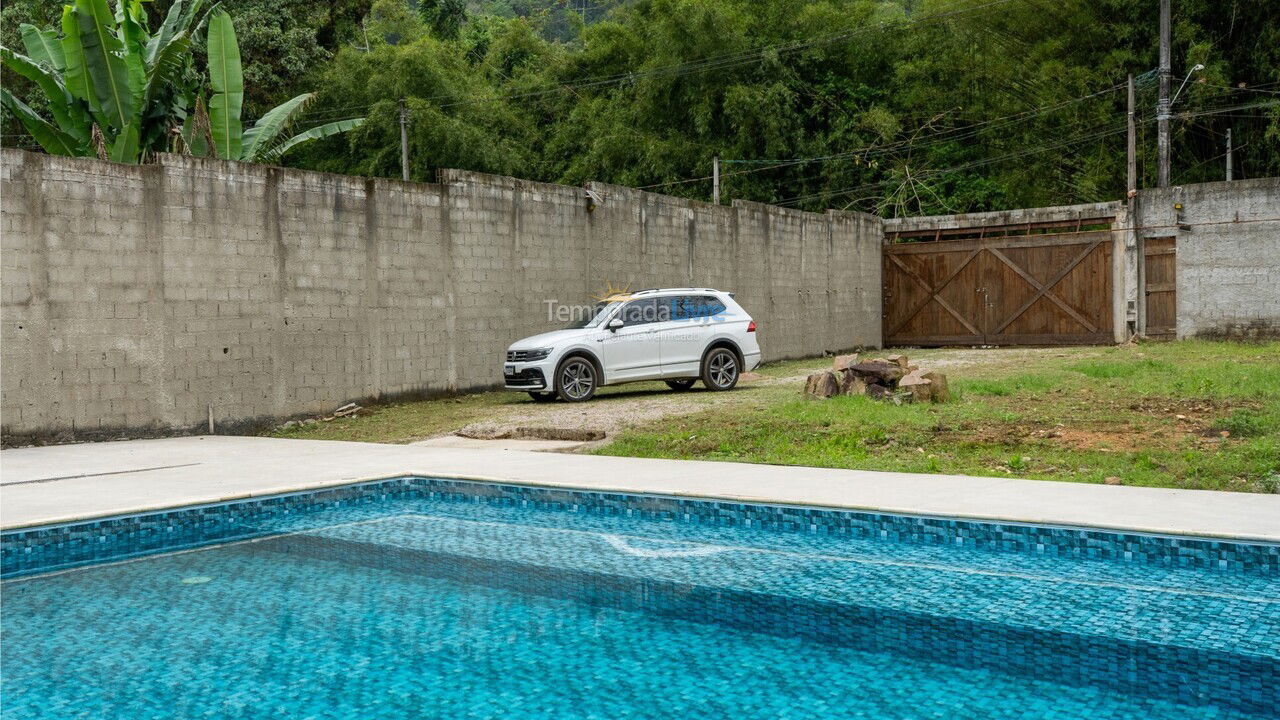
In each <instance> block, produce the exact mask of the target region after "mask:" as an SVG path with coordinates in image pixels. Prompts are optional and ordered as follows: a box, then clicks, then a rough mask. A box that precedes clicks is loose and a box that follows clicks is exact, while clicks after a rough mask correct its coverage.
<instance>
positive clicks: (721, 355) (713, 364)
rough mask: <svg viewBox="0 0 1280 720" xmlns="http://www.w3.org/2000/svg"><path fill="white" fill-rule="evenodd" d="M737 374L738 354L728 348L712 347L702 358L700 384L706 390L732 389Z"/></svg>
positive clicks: (736, 379) (736, 380)
mask: <svg viewBox="0 0 1280 720" xmlns="http://www.w3.org/2000/svg"><path fill="white" fill-rule="evenodd" d="M738 374H739V364H738V356H737V354H735V353H734V352H733V351H732V350H730V349H729V348H722V347H718V348H714V349H713V350H712V351H711V352H709V353H707V356H706V357H705V358H703V359H702V384H703V385H706V386H707V389H708V390H729V389H732V388H733V386H734V385H737V384H738Z"/></svg>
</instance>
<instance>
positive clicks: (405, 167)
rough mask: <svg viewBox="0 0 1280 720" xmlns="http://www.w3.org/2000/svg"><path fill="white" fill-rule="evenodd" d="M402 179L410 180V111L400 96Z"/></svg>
mask: <svg viewBox="0 0 1280 720" xmlns="http://www.w3.org/2000/svg"><path fill="white" fill-rule="evenodd" d="M400 179H401V180H405V181H408V180H409V111H408V110H407V109H406V108H405V105H404V98H400Z"/></svg>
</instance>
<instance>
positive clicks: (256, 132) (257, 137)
mask: <svg viewBox="0 0 1280 720" xmlns="http://www.w3.org/2000/svg"><path fill="white" fill-rule="evenodd" d="M315 96H316V94H315V93H303V94H302V95H299V96H298V97H296V98H293V99H292V100H289V101H287V102H283V103H280V104H279V105H277V106H275V107H273V108H271V109H270V110H268V111H267V114H266V115H263V116H262V117H261V118H259V119H258V122H256V123H254V125H253V127H251V128H249V129H248V130H245V131H244V147H243V149H242V150H241V152H240V159H241V160H246V161H248V162H253V161H255V160H257V159H258V156H259V155H260V154H262V153H263V152H265V151H267V150H268V149H269V148H271V147H272V146H273V145H275V144H276V143H277V142H278V141H279V138H280V133H282V132H284V131H285V130H287V129H288V128H289V127H290V126H291V125H293V121H294V119H295V118H296V117H297V116H298V114H299V113H301V112H302V111H303V110H304V109H305V108H306V107H307V105H308V104H310V103H311V101H312V100H313V99H314V98H315Z"/></svg>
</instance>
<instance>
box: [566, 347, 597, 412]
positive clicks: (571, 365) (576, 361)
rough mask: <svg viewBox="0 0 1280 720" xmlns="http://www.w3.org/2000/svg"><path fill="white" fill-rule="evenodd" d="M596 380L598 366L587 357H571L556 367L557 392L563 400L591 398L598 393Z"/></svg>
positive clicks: (573, 400)
mask: <svg viewBox="0 0 1280 720" xmlns="http://www.w3.org/2000/svg"><path fill="white" fill-rule="evenodd" d="M596 382H597V381H596V366H595V365H592V364H591V361H590V360H587V359H586V358H581V357H571V358H569V359H568V360H565V361H564V362H562V363H560V367H559V368H557V369H556V393H558V394H559V395H560V399H561V400H565V401H568V402H582V401H584V400H590V399H591V396H592V395H595V394H596Z"/></svg>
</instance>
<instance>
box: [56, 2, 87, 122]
mask: <svg viewBox="0 0 1280 720" xmlns="http://www.w3.org/2000/svg"><path fill="white" fill-rule="evenodd" d="M62 57H63V62H65V63H66V70H65V71H64V72H63V73H62V80H63V82H64V83H66V86H67V91H68V92H70V93H71V94H72V95H73V96H75V97H78V98H80V99H81V100H84V101H85V102H89V71H88V70H87V69H85V66H84V48H83V47H82V46H81V44H80V19H79V18H78V17H77V16H76V9H75V8H74V7H72V6H70V5H64V6H63V7H62Z"/></svg>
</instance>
